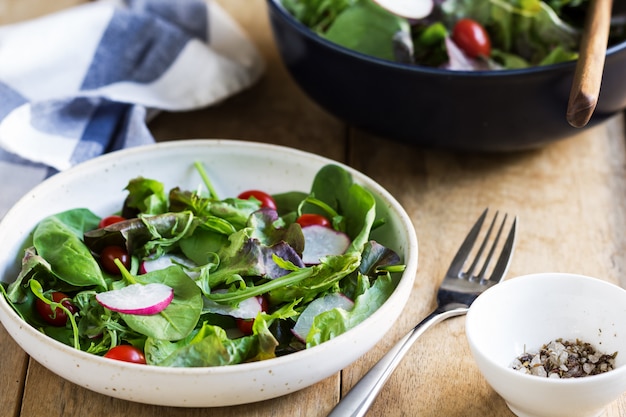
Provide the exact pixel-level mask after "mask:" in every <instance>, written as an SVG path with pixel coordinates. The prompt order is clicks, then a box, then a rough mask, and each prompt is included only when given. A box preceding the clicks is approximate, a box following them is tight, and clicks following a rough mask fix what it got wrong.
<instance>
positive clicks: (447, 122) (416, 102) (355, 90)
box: [267, 0, 626, 152]
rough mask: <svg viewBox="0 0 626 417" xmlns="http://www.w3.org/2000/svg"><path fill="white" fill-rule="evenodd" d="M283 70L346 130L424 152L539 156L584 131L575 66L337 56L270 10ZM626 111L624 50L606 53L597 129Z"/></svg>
mask: <svg viewBox="0 0 626 417" xmlns="http://www.w3.org/2000/svg"><path fill="white" fill-rule="evenodd" d="M267 4H268V9H269V17H270V23H271V26H272V30H273V33H274V39H275V41H276V44H277V47H278V50H279V52H280V55H281V57H282V59H283V62H284V64H285V66H286V67H287V69H288V71H289V73H290V74H291V76H292V77H293V79H294V80H295V82H296V83H297V84H298V85H299V86H300V88H302V90H303V91H304V92H305V93H306V94H307V95H308V96H309V97H310V98H311V99H313V100H314V101H315V102H317V103H318V104H319V105H320V106H321V107H322V108H324V109H326V110H327V111H328V112H329V113H331V114H333V115H334V116H336V117H338V118H339V119H341V120H343V121H345V122H346V123H348V124H350V125H352V126H356V127H359V128H362V129H364V130H367V131H369V132H371V133H374V134H377V135H380V136H383V137H386V138H389V139H392V140H398V141H402V142H406V143H410V144H414V145H417V146H423V147H428V148H440V149H448V150H467V151H494V152H497V151H516V150H524V149H532V148H537V147H540V146H542V145H545V144H548V143H551V142H554V141H557V140H561V139H564V138H567V137H569V136H571V135H573V134H575V133H577V132H579V131H580V129H579V128H574V127H572V126H570V125H569V123H568V122H567V120H566V118H565V114H566V111H567V103H568V100H569V92H570V87H571V84H572V79H573V74H574V70H575V66H576V63H575V62H568V63H563V64H558V65H550V66H545V67H533V68H529V69H523V70H505V71H479V72H466V71H460V72H459V71H447V70H441V69H436V68H427V67H421V66H415V65H407V64H400V63H395V62H390V61H385V60H381V59H377V58H374V57H370V56H367V55H364V54H361V53H358V52H354V51H351V50H349V49H346V48H343V47H341V46H338V45H336V44H334V43H332V42H329V41H327V40H325V39H324V38H322V37H320V36H318V35H317V34H315V33H314V32H313V31H311V30H310V29H308V28H307V27H306V26H304V25H303V24H301V23H300V22H298V21H297V20H296V19H295V18H293V16H291V15H290V14H289V13H288V12H287V11H286V10H285V9H284V8H283V7H282V6H281V5H280V0H268V1H267ZM624 108H626V43H621V44H619V45H615V46H613V47H611V48H609V49H608V50H607V55H606V62H605V70H604V77H603V81H602V88H601V91H600V96H599V100H598V105H597V107H596V110H595V112H594V115H593V116H592V118H591V120H590V122H589V123H588V125H587V126H586V127H585V128H584V129H586V128H589V127H591V126H594V125H596V124H598V123H600V122H602V121H604V120H606V119H607V118H609V117H611V116H613V115H615V114H616V113H617V112H619V111H622V110H623V109H624Z"/></svg>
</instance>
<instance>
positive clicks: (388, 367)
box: [328, 209, 517, 417]
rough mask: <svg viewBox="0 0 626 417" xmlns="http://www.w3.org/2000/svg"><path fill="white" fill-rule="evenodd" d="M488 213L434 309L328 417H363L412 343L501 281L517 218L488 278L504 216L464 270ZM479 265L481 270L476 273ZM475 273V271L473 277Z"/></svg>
mask: <svg viewBox="0 0 626 417" xmlns="http://www.w3.org/2000/svg"><path fill="white" fill-rule="evenodd" d="M487 211H488V209H485V211H484V212H483V213H482V214H481V215H480V217H479V218H478V220H477V221H476V224H474V226H473V227H472V229H471V230H470V231H469V234H468V235H467V237H466V238H465V240H464V241H463V244H462V245H461V247H460V248H459V250H458V252H457V254H456V255H455V257H454V259H453V260H452V263H451V264H450V268H449V269H448V272H446V276H445V278H444V280H443V282H442V283H441V285H440V287H439V289H438V291H437V308H436V309H435V311H433V312H432V313H431V314H430V315H429V316H427V317H426V318H425V319H424V320H422V321H421V322H420V323H418V324H417V326H415V327H414V328H413V329H412V330H411V331H410V332H409V333H408V334H407V335H406V336H404V337H403V338H402V339H401V340H400V341H399V342H398V343H397V344H396V345H395V346H394V347H393V348H392V349H391V350H390V351H389V352H388V353H387V354H386V355H385V356H383V357H382V358H381V359H380V361H378V363H376V365H374V366H373V367H372V369H370V370H369V372H368V373H367V374H366V375H365V376H364V377H363V378H362V379H361V380H360V381H359V382H358V383H357V384H356V385H355V386H354V387H352V389H351V390H350V392H348V394H347V395H346V396H345V397H344V398H343V399H341V401H339V403H338V404H337V405H336V406H335V408H334V409H333V410H332V411H331V413H330V414H329V415H328V417H348V416H350V417H362V416H364V415H365V413H366V412H367V410H369V408H370V406H371V405H372V403H373V402H374V399H375V398H376V396H377V395H378V393H379V392H380V390H381V389H382V387H383V386H384V385H385V382H387V380H388V379H389V377H390V376H391V374H392V372H393V371H394V370H395V369H396V367H397V366H398V364H399V363H400V361H401V360H402V358H403V357H404V355H405V354H406V353H407V352H408V351H409V349H410V348H411V346H412V345H413V343H415V341H416V340H417V339H418V338H419V337H420V336H421V335H422V334H423V333H424V332H425V331H426V330H428V329H429V328H430V327H431V326H433V325H435V324H437V323H439V322H441V321H443V320H446V319H448V318H450V317H455V316H460V315H463V314H465V313H467V311H468V310H469V307H470V305H471V304H472V302H473V301H474V300H475V299H476V298H477V297H478V296H479V295H480V294H481V293H482V292H483V291H485V290H486V289H487V288H490V287H492V286H494V285H496V284H497V283H499V282H500V281H502V279H503V278H504V276H505V275H506V272H507V270H508V268H509V263H510V261H511V257H512V255H513V249H514V246H515V232H516V229H517V217H515V218H514V219H513V222H512V224H511V226H510V231H509V234H508V236H507V238H506V240H505V242H504V244H503V245H502V247H501V249H499V250H500V256H499V257H498V258H497V262H496V264H495V266H493V269H492V270H491V275H490V276H488V277H487V273H488V271H489V268H490V264H491V261H492V259H493V258H494V255H495V253H496V250H497V245H498V241H499V240H500V237H501V235H502V233H503V230H504V226H505V223H506V220H507V215H506V214H505V215H504V218H503V220H502V222H501V223H500V226H499V227H498V228H497V230H496V229H495V228H496V220H497V218H498V212H496V214H495V215H494V218H493V220H492V221H491V224H490V225H489V228H488V229H487V232H486V234H485V237H484V238H483V241H482V243H481V245H480V246H479V248H478V250H477V252H476V253H475V255H474V257H473V261H472V262H471V263H470V265H469V267H468V269H467V270H465V271H464V270H463V267H464V266H465V264H467V263H468V262H467V261H468V260H469V258H470V255H471V254H472V249H473V247H474V243H475V242H476V240H477V239H478V236H479V234H480V231H481V228H482V226H483V223H484V222H485V218H486V216H487ZM494 231H496V235H495V237H494V239H493V243H492V244H491V247H490V248H489V250H488V252H487V253H485V250H486V249H487V247H488V244H489V239H490V237H491V235H492V232H494ZM481 261H482V267H481V269H480V270H478V267H479V264H480V262H481ZM475 271H478V272H477V273H475Z"/></svg>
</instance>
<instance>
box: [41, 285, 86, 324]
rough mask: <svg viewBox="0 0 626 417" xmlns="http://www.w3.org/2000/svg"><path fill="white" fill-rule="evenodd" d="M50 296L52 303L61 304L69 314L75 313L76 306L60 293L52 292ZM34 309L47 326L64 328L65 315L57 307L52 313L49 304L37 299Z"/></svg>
mask: <svg viewBox="0 0 626 417" xmlns="http://www.w3.org/2000/svg"><path fill="white" fill-rule="evenodd" d="M51 296H52V301H54V302H55V303H61V304H62V305H63V307H65V308H67V309H68V310H69V311H70V313H72V314H74V313H76V311H77V309H76V306H75V305H74V304H72V301H71V299H70V298H69V297H68V296H67V295H65V294H64V293H62V292H58V291H56V292H53V293H52V294H51ZM35 308H36V309H37V312H38V313H39V315H40V316H41V318H42V319H44V320H45V321H46V322H47V323H48V324H51V325H53V326H58V327H63V326H65V323H67V313H65V311H63V310H62V309H60V308H58V307H57V308H55V309H54V311H52V307H51V306H50V304H47V303H45V302H44V301H42V300H40V299H39V298H38V299H37V301H35Z"/></svg>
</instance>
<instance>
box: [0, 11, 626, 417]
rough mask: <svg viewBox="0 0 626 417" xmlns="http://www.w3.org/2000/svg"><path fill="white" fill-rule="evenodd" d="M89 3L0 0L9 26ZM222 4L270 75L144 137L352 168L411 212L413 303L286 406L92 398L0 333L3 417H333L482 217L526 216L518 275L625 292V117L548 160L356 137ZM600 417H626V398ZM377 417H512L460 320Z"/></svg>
mask: <svg viewBox="0 0 626 417" xmlns="http://www.w3.org/2000/svg"><path fill="white" fill-rule="evenodd" d="M81 2H82V0H55V1H54V2H51V1H48V0H0V24H6V23H9V22H15V21H19V20H23V19H26V18H30V17H34V16H38V15H42V14H45V13H49V12H51V11H54V10H57V9H61V8H64V7H69V6H72V5H74V4H76V3H81ZM219 3H220V4H222V6H223V7H224V8H225V9H226V10H227V11H228V12H229V13H230V14H231V15H232V16H233V17H234V18H235V19H236V20H238V21H239V23H240V24H241V25H242V27H244V28H245V30H246V31H247V32H248V33H249V35H250V37H251V39H253V40H254V42H255V44H256V45H257V46H258V48H259V49H260V51H261V52H262V54H263V56H264V58H265V60H266V63H267V69H266V73H265V75H264V77H263V78H262V79H261V80H260V81H259V82H258V83H257V84H256V85H255V86H253V87H252V88H250V89H249V90H247V91H245V92H242V93H240V94H238V95H236V96H234V97H232V98H230V99H228V100H226V101H224V102H223V103H220V104H219V105H217V106H214V107H211V108H206V109H202V110H197V111H192V112H185V113H177V114H167V113H164V114H161V115H159V116H158V117H157V118H156V119H155V120H153V121H152V122H151V123H150V126H149V127H150V129H151V130H152V132H153V134H154V135H155V137H156V138H157V140H159V141H166V140H176V139H187V138H228V139H241V140H249V141H259V142H268V143H274V144H279V145H286V146H291V147H294V148H298V149H302V150H305V151H309V152H313V153H317V154H320V155H323V156H326V157H329V158H332V159H335V160H337V161H341V162H344V163H347V164H349V165H351V166H352V167H354V168H356V169H358V170H360V171H362V172H364V173H365V174H367V175H369V176H370V177H372V178H373V179H374V180H376V181H378V182H379V183H380V184H381V185H383V186H384V187H385V188H387V189H388V190H389V191H390V192H391V193H392V194H393V195H394V196H395V197H396V198H397V199H398V200H399V201H400V203H401V204H402V205H403V206H404V207H405V209H406V210H407V212H408V213H409V215H410V216H411V218H412V220H413V223H414V225H415V228H416V231H417V235H418V240H419V251H420V253H419V257H420V264H419V269H418V272H417V276H416V281H415V286H414V289H413V292H412V294H411V296H410V299H409V303H408V305H407V306H406V308H405V310H404V312H403V314H402V316H401V318H400V320H399V321H398V322H397V324H396V325H395V326H394V327H393V329H392V330H391V331H390V332H389V333H388V334H387V336H386V337H385V338H384V340H383V341H382V342H380V343H379V344H378V345H377V346H376V347H375V349H373V350H372V351H370V352H369V353H368V354H366V355H365V356H364V357H362V358H361V359H359V360H358V361H357V362H356V363H354V364H353V365H351V366H349V367H347V368H346V369H344V370H343V371H341V372H340V373H337V374H336V375H333V376H331V377H330V378H327V379H326V380H324V381H322V382H320V383H318V384H315V385H313V386H311V387H309V388H306V389H304V390H301V391H299V392H296V393H293V394H290V395H288V396H285V397H281V398H277V399H274V400H269V401H264V402H261V403H255V404H249V405H241V406H235V407H224V408H212V409H201V408H192V409H189V408H169V407H158V406H150V405H144V404H138V403H132V402H127V401H123V400H118V399H114V398H110V397H107V396H104V395H100V394H97V393H94V392H92V391H89V390H87V389H85V388H82V387H79V386H77V385H74V384H72V383H70V382H67V381H65V380H63V379H62V378H60V377H58V376H56V375H54V374H52V373H51V372H50V371H48V370H47V369H46V368H44V367H43V366H41V365H40V364H38V363H37V362H35V361H33V360H31V359H29V357H28V356H27V355H26V354H25V353H24V352H23V351H22V350H21V349H20V348H19V347H18V346H17V345H16V344H15V343H14V342H13V340H12V339H11V338H10V337H9V336H8V334H7V333H6V331H5V330H4V328H2V327H0V351H1V352H2V362H1V365H0V404H1V405H0V415H1V416H6V417H17V416H20V417H42V416H46V417H61V416H63V417H67V416H81V417H82V416H94V417H95V416H103V417H118V416H119V417H128V416H132V417H153V416H175V417H199V416H209V415H210V416H214V417H235V416H250V417H252V416H255V417H257V416H259V417H260V416H325V415H327V413H328V412H329V411H330V410H331V409H332V408H333V406H334V404H335V403H336V402H337V401H338V400H339V399H340V398H341V396H342V394H344V393H346V392H347V391H348V390H349V389H350V387H351V386H352V385H353V384H354V383H355V382H356V381H357V380H358V379H359V378H360V377H361V376H362V375H363V374H364V373H365V372H366V371H367V370H368V369H369V368H370V367H371V366H372V365H373V363H374V362H375V361H376V360H377V359H378V358H379V357H381V356H382V355H383V354H384V352H386V351H387V350H388V349H389V348H390V347H391V346H392V344H393V343H394V342H395V341H396V340H398V339H399V338H400V337H401V336H402V335H404V334H405V332H406V331H408V330H409V329H410V328H411V327H412V326H413V325H414V324H415V323H416V322H417V321H418V320H419V319H420V318H422V317H423V316H425V315H426V314H427V313H428V312H429V311H430V310H431V309H432V308H433V306H434V304H433V303H434V296H435V292H436V288H437V286H438V284H439V282H440V280H441V279H442V277H443V273H444V271H445V269H446V267H447V265H448V263H449V262H450V260H451V257H452V255H453V254H454V252H455V251H456V248H457V246H458V245H459V244H460V242H461V240H462V238H463V237H464V235H465V233H466V232H467V230H468V227H469V226H470V224H471V223H472V222H473V221H474V219H475V218H476V217H477V215H478V214H479V213H480V212H481V211H482V210H483V209H484V208H485V207H486V206H489V207H492V208H497V209H500V210H504V211H507V212H509V213H513V214H516V215H518V216H519V222H520V223H519V237H518V243H517V249H516V254H515V257H514V260H513V263H512V265H511V268H510V270H509V276H516V275H522V274H527V273H533V272H540V271H559V272H573V273H580V274H585V275H591V276H595V277H599V278H602V279H605V280H607V281H611V282H615V283H620V284H621V285H626V277H625V275H626V233H625V232H626V141H625V135H626V131H625V127H624V118H623V115H619V116H616V117H614V118H612V119H611V120H609V121H607V122H605V123H603V124H602V125H599V126H596V127H594V128H592V129H590V130H587V131H583V132H580V131H577V132H574V133H575V134H574V135H572V137H571V138H567V139H566V140H563V141H560V142H558V143H555V144H553V145H550V146H547V147H545V148H542V149H539V150H532V151H524V152H518V153H512V154H467V153H451V152H443V151H434V150H426V149H420V148H415V147H411V146H407V145H404V144H399V143H395V142H391V141H389V140H387V139H384V138H381V137H375V136H372V135H369V134H367V133H364V132H362V131H359V130H357V129H353V128H349V127H348V126H346V125H345V124H343V123H342V122H340V121H339V120H337V119H335V118H334V117H332V116H330V115H329V114H327V113H326V112H324V111H323V110H322V109H320V108H319V107H318V106H317V105H316V104H314V103H313V102H312V101H310V100H309V99H308V98H307V97H306V96H305V95H304V94H303V93H302V92H301V91H300V90H299V89H298V88H297V86H296V85H295V84H294V83H293V82H292V80H291V79H290V78H289V76H288V74H287V72H286V70H285V68H284V67H283V66H282V64H281V62H280V60H279V57H278V53H277V50H276V48H275V45H274V42H273V38H272V34H271V32H270V28H269V24H268V19H267V15H266V5H265V0H219ZM1 64H2V65H5V63H1ZM564 113H565V109H564ZM445 358H448V359H445ZM449 358H454V359H453V360H450V359H449ZM605 415H606V416H607V417H617V416H623V415H626V395H625V396H622V397H621V398H620V400H618V401H617V402H615V403H614V404H612V405H611V406H610V407H609V409H608V410H607V412H606V414H605ZM368 416H371V417H374V416H385V417H387V416H470V417H472V416H475V417H486V416H513V414H512V413H511V412H510V411H509V410H508V409H507V407H506V405H505V403H504V401H503V400H502V399H501V398H500V397H499V396H498V395H497V394H496V393H495V392H494V391H493V390H491V389H490V388H489V386H488V385H487V384H486V382H485V381H484V379H483V378H482V377H481V376H480V374H479V372H478V369H477V368H476V366H475V364H474V362H473V361H472V358H471V355H470V352H469V348H468V344H467V341H466V338H465V333H464V318H463V317H459V318H453V319H450V320H448V321H446V322H444V323H442V324H439V325H438V326H437V327H435V328H433V329H431V330H429V331H428V332H427V333H426V334H425V335H424V336H423V337H422V338H421V339H420V340H419V341H418V342H417V344H416V345H415V346H414V347H413V348H412V350H411V352H410V353H409V355H408V356H407V357H406V358H405V360H404V361H403V363H402V364H401V365H400V367H399V368H398V369H397V370H396V372H395V373H394V374H393V375H392V377H391V379H390V380H389V381H388V383H387V384H386V386H385V387H384V389H383V391H382V393H381V394H380V396H379V397H378V399H377V400H376V402H375V403H374V405H373V407H372V408H371V410H370V412H369V413H368Z"/></svg>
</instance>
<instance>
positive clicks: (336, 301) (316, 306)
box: [291, 293, 354, 342]
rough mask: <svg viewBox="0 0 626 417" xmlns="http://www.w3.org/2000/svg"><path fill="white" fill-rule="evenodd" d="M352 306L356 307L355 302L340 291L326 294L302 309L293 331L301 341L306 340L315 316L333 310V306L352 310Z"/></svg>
mask: <svg viewBox="0 0 626 417" xmlns="http://www.w3.org/2000/svg"><path fill="white" fill-rule="evenodd" d="M352 307H354V302H353V301H352V300H351V299H349V298H348V297H346V296H345V295H343V294H340V293H332V294H328V295H325V296H324V297H322V298H317V299H315V300H313V301H311V303H309V305H308V306H306V308H305V309H304V310H303V311H302V313H301V314H300V317H298V320H297V321H296V325H295V326H293V329H292V330H291V332H292V333H293V335H294V336H296V337H297V338H298V339H299V340H300V341H302V342H306V337H307V336H308V334H309V332H310V331H311V327H312V326H313V320H315V317H317V316H318V315H320V314H322V313H324V312H326V311H329V310H332V309H333V308H341V309H344V310H346V311H350V310H352Z"/></svg>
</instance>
